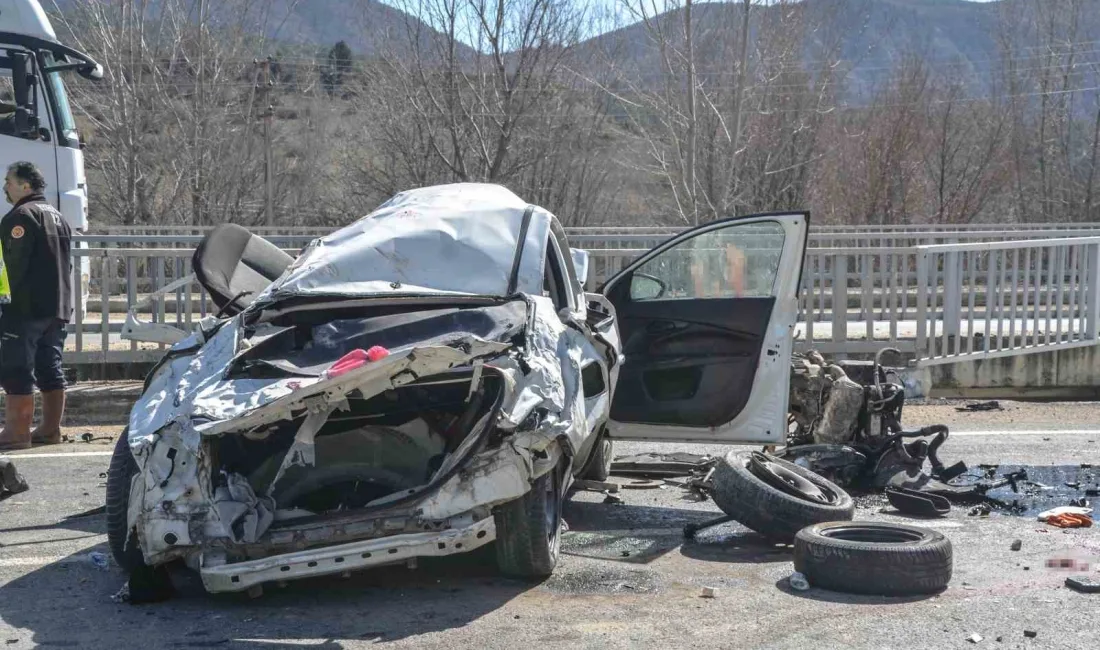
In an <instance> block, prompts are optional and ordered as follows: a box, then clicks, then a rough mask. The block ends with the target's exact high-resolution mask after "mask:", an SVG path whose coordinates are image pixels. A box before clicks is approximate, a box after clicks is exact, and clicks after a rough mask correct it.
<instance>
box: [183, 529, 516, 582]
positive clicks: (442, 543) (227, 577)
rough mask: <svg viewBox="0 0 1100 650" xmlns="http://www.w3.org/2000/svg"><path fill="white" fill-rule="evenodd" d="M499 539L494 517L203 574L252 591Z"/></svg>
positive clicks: (468, 548) (221, 567)
mask: <svg viewBox="0 0 1100 650" xmlns="http://www.w3.org/2000/svg"><path fill="white" fill-rule="evenodd" d="M495 539H496V525H495V524H494V522H493V518H492V517H491V516H490V517H486V518H484V519H482V520H481V521H478V522H476V523H474V524H472V525H470V526H467V527H465V528H452V529H449V530H443V531H439V532H430V533H410V534H406V535H392V536H389V537H381V538H378V539H368V540H363V541H360V542H351V543H348V544H339V545H337V546H326V547H323V548H314V549H308V550H305V551H298V552H295V553H284V554H282V555H273V556H270V557H265V558H260V559H257V560H247V561H244V562H236V563H233V564H221V565H217V566H205V565H204V566H203V567H202V568H201V570H200V573H201V575H202V583H203V586H205V587H206V590H207V591H209V592H211V593H221V592H234V591H246V590H248V589H250V588H252V587H254V586H256V585H259V584H263V583H265V582H275V581H280V580H295V579H299V578H310V577H315V576H323V575H331V574H337V573H344V572H346V571H353V570H356V569H366V568H370V567H376V566H381V565H385V564H394V563H399V562H405V561H408V560H410V559H413V558H418V557H440V556H444V555H455V554H458V553H465V552H467V551H471V550H473V549H475V548H478V547H480V546H484V545H486V544H488V543H489V542H492V541H493V540H495Z"/></svg>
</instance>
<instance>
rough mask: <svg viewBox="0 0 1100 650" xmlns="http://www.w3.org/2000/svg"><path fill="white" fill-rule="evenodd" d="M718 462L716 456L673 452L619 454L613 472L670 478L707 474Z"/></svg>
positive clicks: (620, 474) (619, 474)
mask: <svg viewBox="0 0 1100 650" xmlns="http://www.w3.org/2000/svg"><path fill="white" fill-rule="evenodd" d="M717 462H718V459H717V458H716V457H714V456H707V455H701V454H691V453H687V452H673V453H669V454H659V453H649V454H634V455H632V456H619V457H618V458H616V459H615V460H614V461H613V462H612V463H611V473H612V474H614V475H616V476H637V477H642V478H669V477H674V476H693V475H702V474H706V472H707V471H708V470H710V468H712V467H714V465H715V464H716V463H717Z"/></svg>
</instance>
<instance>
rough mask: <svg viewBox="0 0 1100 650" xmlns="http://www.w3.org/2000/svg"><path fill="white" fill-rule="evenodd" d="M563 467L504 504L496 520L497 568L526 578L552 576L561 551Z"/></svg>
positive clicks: (497, 512) (510, 574) (539, 479)
mask: <svg viewBox="0 0 1100 650" xmlns="http://www.w3.org/2000/svg"><path fill="white" fill-rule="evenodd" d="M563 497H564V491H563V490H562V470H561V467H560V466H559V467H557V468H555V469H553V470H551V471H549V472H547V473H546V474H543V475H542V476H540V477H539V478H538V479H536V480H535V482H534V483H533V484H532V485H531V490H530V491H529V492H527V494H524V495H523V496H522V497H520V498H518V499H516V500H514V501H509V502H508V503H505V504H504V505H502V506H500V507H499V508H497V511H496V512H495V513H494V515H493V516H494V518H495V519H496V528H497V539H496V556H497V567H498V568H499V569H500V572H501V573H503V574H504V575H507V576H510V577H513V578H521V579H525V580H540V579H542V578H546V577H549V575H550V574H551V573H553V572H554V567H555V566H557V564H558V555H559V554H560V552H561V507H562V500H563Z"/></svg>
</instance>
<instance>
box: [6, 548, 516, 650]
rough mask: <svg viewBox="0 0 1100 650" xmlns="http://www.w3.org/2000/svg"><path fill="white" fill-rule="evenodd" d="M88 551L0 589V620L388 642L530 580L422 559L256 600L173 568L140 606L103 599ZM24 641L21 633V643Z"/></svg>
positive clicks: (118, 579) (241, 639)
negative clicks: (166, 593) (166, 592)
mask: <svg viewBox="0 0 1100 650" xmlns="http://www.w3.org/2000/svg"><path fill="white" fill-rule="evenodd" d="M91 551H101V552H104V553H107V552H108V551H107V548H106V546H105V545H99V546H96V547H91V548H87V549H84V550H82V551H81V552H80V553H78V554H74V555H72V556H70V557H67V558H64V559H62V560H60V561H57V562H54V563H51V564H49V565H47V566H44V567H42V568H40V569H38V570H35V571H33V572H31V573H28V574H26V575H23V576H22V577H20V578H17V579H15V580H13V581H12V582H9V583H7V584H5V585H4V586H3V587H0V619H3V621H4V622H5V623H6V624H7V625H9V626H11V627H13V628H17V629H21V630H25V631H28V632H30V633H31V635H32V636H33V639H32V640H33V642H34V644H35V645H40V646H48V647H79V648H83V647H111V648H129V647H134V648H177V647H178V648H183V647H187V648H195V647H217V648H256V649H263V650H273V649H281V648H300V647H302V643H303V642H304V640H309V641H310V643H309V645H310V647H317V648H340V647H344V645H343V644H344V643H346V642H347V641H350V640H359V641H371V640H378V641H394V640H400V639H405V638H415V637H419V636H422V635H425V634H431V633H433V632H440V631H445V630H449V629H453V628H458V627H462V626H465V625H467V624H469V623H471V622H472V621H475V620H477V619H478V618H480V617H482V616H485V615H486V614H489V613H491V612H493V611H496V610H498V609H500V608H502V607H504V606H506V605H507V604H508V603H509V602H510V601H511V600H513V599H515V598H516V597H517V596H519V595H520V594H523V593H524V592H526V591H528V590H529V589H531V588H532V587H533V586H534V585H533V584H531V583H524V582H518V581H512V580H508V579H504V578H500V577H497V575H496V573H495V568H494V567H493V562H492V559H493V558H492V554H491V553H471V554H468V555H464V556H457V557H454V558H449V559H438V560H431V561H429V560H423V561H421V563H420V566H419V569H418V570H415V571H411V570H409V569H407V568H406V567H404V566H401V567H384V568H379V569H374V570H371V571H363V572H358V573H354V574H352V575H351V576H350V577H348V578H340V577H327V578H315V579H309V580H303V581H294V582H289V583H287V584H286V586H285V587H283V588H278V587H276V586H273V585H272V586H268V587H267V589H266V593H265V594H264V595H263V596H262V597H260V598H257V599H250V598H248V597H247V596H245V595H243V594H223V595H209V594H206V593H205V592H204V591H203V590H202V587H201V583H200V582H199V580H198V577H197V576H195V575H194V574H190V575H186V572H185V571H180V572H177V575H176V580H175V582H176V586H177V590H178V592H179V595H178V596H177V597H176V598H174V599H172V600H169V601H167V602H162V603H156V604H150V605H129V604H118V603H114V602H112V601H111V596H112V594H114V593H116V592H117V591H118V590H119V588H120V587H121V586H122V585H123V583H124V582H125V579H126V578H125V576H124V575H123V573H122V572H121V571H120V570H119V569H118V568H116V567H113V566H112V568H111V569H110V570H108V571H103V570H100V569H97V568H96V567H95V566H94V565H92V564H91V562H89V561H88V560H87V559H86V556H87V554H88V553H89V552H91ZM23 640H26V639H23Z"/></svg>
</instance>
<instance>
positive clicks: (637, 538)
mask: <svg viewBox="0 0 1100 650" xmlns="http://www.w3.org/2000/svg"><path fill="white" fill-rule="evenodd" d="M562 514H563V516H564V518H565V521H566V522H567V524H568V526H569V531H568V532H567V533H566V534H565V535H564V536H563V538H562V553H564V554H566V555H572V556H577V557H586V558H591V559H599V560H613V561H617V562H625V563H628V564H648V563H650V562H652V561H654V560H656V559H657V558H659V557H661V556H663V555H665V554H667V553H669V552H670V551H674V550H675V549H676V548H677V547H679V546H680V544H682V543H683V542H684V534H683V529H684V526H685V525H687V524H699V523H702V522H704V521H707V520H710V519H714V518H715V517H716V516H718V515H719V514H721V513H717V514H716V513H714V512H709V511H703V510H689V509H682V508H668V507H659V506H640V505H631V504H621V505H611V504H605V503H594V502H590V501H576V500H570V501H567V502H566V504H565V508H564V511H563V513H562Z"/></svg>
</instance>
